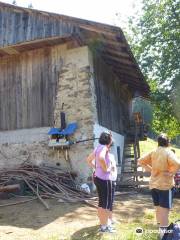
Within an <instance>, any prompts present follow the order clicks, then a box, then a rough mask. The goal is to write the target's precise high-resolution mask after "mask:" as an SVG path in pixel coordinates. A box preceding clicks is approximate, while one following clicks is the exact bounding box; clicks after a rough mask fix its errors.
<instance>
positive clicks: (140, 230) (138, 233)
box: [135, 227, 144, 235]
mask: <svg viewBox="0 0 180 240" xmlns="http://www.w3.org/2000/svg"><path fill="white" fill-rule="evenodd" d="M143 232H144V230H143V228H141V227H137V228H136V229H135V233H136V234H137V235H142V234H143Z"/></svg>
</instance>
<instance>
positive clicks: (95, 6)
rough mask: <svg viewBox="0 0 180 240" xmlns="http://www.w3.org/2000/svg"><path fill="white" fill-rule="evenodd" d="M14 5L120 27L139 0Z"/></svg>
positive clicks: (22, 1)
mask: <svg viewBox="0 0 180 240" xmlns="http://www.w3.org/2000/svg"><path fill="white" fill-rule="evenodd" d="M0 1H1V2H6V3H10V4H11V3H12V2H13V0H0ZM16 3H17V5H18V6H22V7H28V5H29V4H30V3H32V5H33V8H34V9H39V10H44V11H48V12H55V13H59V14H63V15H68V16H73V17H78V18H83V19H87V20H93V21H97V22H101V23H106V24H110V25H116V26H121V27H123V25H124V24H125V21H126V19H127V17H128V16H130V15H133V14H134V13H135V12H136V9H138V8H140V0H109V1H108V0H90V1H87V0H16ZM119 19H121V23H120V20H119Z"/></svg>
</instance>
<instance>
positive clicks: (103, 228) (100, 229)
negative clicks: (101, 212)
mask: <svg viewBox="0 0 180 240" xmlns="http://www.w3.org/2000/svg"><path fill="white" fill-rule="evenodd" d="M99 232H107V227H102V226H100V228H99Z"/></svg>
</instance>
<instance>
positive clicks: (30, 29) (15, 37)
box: [0, 3, 73, 47]
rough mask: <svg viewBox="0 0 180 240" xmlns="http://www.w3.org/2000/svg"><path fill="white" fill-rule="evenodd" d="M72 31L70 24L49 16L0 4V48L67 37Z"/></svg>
mask: <svg viewBox="0 0 180 240" xmlns="http://www.w3.org/2000/svg"><path fill="white" fill-rule="evenodd" d="M72 31H73V27H72V25H71V24H69V23H66V22H64V21H63V20H61V19H59V18H57V19H56V18H55V17H51V16H50V14H49V15H48V14H45V13H44V14H42V13H38V12H36V11H31V10H30V9H29V10H28V9H20V8H18V9H16V8H15V7H13V6H10V5H9V6H4V4H1V3H0V47H2V46H6V45H14V44H17V43H20V42H25V41H32V40H36V39H43V38H49V37H54V36H59V37H67V36H70V35H71V33H72Z"/></svg>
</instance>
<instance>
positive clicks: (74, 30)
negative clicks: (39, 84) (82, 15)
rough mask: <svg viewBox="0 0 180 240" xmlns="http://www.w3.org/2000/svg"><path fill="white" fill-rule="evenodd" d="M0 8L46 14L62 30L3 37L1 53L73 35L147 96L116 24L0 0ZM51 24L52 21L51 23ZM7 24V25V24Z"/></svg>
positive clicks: (146, 89) (24, 12) (125, 81)
mask: <svg viewBox="0 0 180 240" xmlns="http://www.w3.org/2000/svg"><path fill="white" fill-rule="evenodd" d="M0 10H1V11H5V10H6V11H7V10H8V12H10V13H11V12H13V13H14V12H15V13H16V14H18V13H22V14H28V15H30V16H31V17H32V16H36V17H37V16H38V17H43V18H48V19H50V20H51V22H54V23H55V24H56V25H57V23H60V24H61V28H62V31H59V32H58V34H56V35H55V34H50V35H49V36H47V35H46V36H45V37H42V38H38V37H37V38H36V37H34V38H33V39H30V40H29V39H26V40H23V41H22V40H20V41H18V40H17V41H16V42H14V43H13V42H8V43H5V44H4V43H3V41H0V57H1V56H5V55H12V54H17V53H21V52H23V51H27V50H32V49H36V48H39V47H44V46H51V45H55V44H59V43H65V42H67V41H69V40H70V39H75V40H76V41H77V42H78V44H79V45H80V46H81V45H88V46H89V47H90V48H91V49H92V50H95V51H96V53H98V54H99V55H100V56H101V57H102V58H103V60H104V61H105V62H106V63H107V64H108V66H110V67H111V69H112V71H113V72H114V73H115V74H116V75H117V76H118V77H119V78H120V79H121V81H122V82H124V83H125V84H128V85H129V86H130V87H133V88H135V89H136V90H137V89H138V90H139V92H140V95H142V96H143V97H148V95H149V86H148V84H147V83H146V81H145V79H144V76H143V74H142V72H141V70H140V68H139V66H138V64H137V62H136V60H135V58H134V56H133V54H132V52H131V49H130V46H129V44H128V43H127V40H126V38H125V36H124V34H123V32H122V30H121V29H120V28H119V27H116V26H111V25H107V24H102V23H98V22H93V21H89V20H84V19H79V18H74V17H69V16H65V15H60V14H56V13H49V12H44V11H40V10H35V9H29V8H22V7H18V6H14V5H10V4H7V3H2V2H0ZM0 15H1V14H0ZM2 25H3V21H2V20H1V17H0V35H1V29H3V27H2ZM52 26H54V25H53V24H52ZM6 28H8V26H7V27H6ZM63 29H64V31H63ZM6 31H7V29H6ZM2 40H3V39H2Z"/></svg>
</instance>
